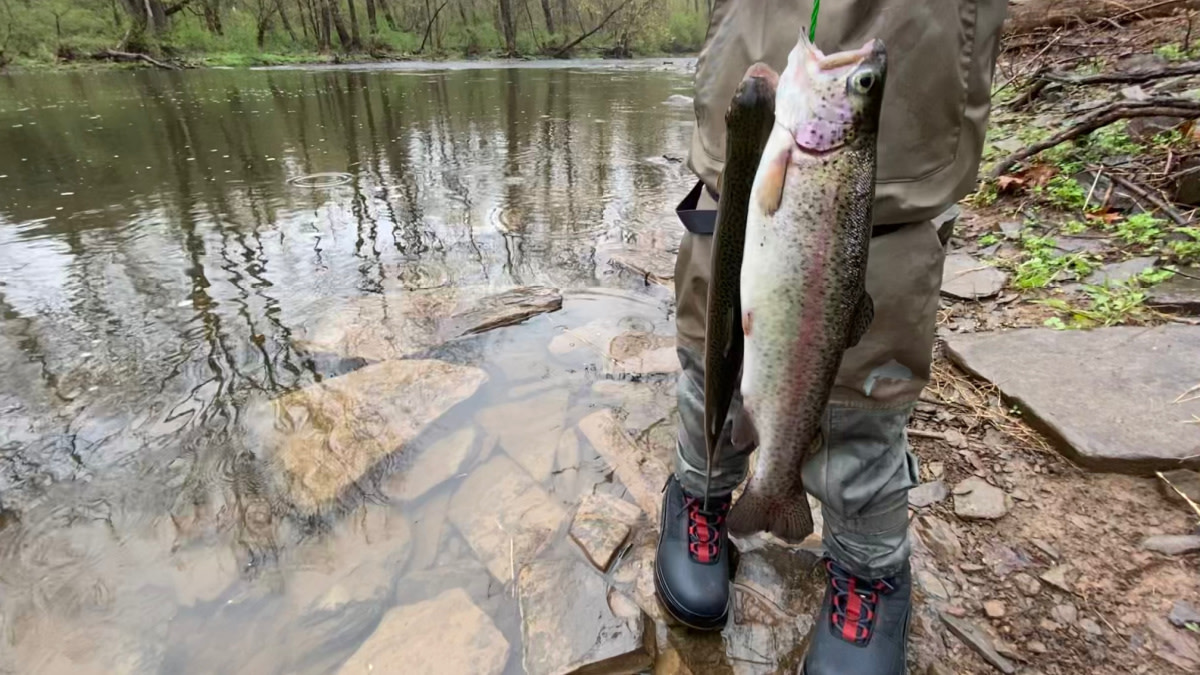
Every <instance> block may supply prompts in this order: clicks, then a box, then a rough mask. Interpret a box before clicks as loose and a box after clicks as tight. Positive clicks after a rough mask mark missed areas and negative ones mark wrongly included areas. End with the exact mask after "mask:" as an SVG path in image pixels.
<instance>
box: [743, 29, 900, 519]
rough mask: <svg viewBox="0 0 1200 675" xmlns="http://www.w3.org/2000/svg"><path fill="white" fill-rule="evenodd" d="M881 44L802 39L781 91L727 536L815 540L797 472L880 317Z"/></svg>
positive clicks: (766, 179) (751, 300)
mask: <svg viewBox="0 0 1200 675" xmlns="http://www.w3.org/2000/svg"><path fill="white" fill-rule="evenodd" d="M886 71H887V63H886V56H885V52H884V48H883V44H882V43H880V42H879V41H871V42H869V43H867V44H866V45H864V46H863V47H862V48H861V49H858V50H854V51H847V52H839V53H837V54H830V55H828V56H826V55H825V54H823V53H822V52H821V50H819V49H817V47H816V46H815V45H813V44H812V43H811V42H809V40H808V38H807V36H805V35H801V36H800V40H799V42H798V43H797V45H796V47H795V49H793V50H792V52H791V54H790V55H789V56H788V63H787V68H786V69H784V71H783V72H782V73H781V74H780V76H779V87H778V88H777V89H776V92H775V127H774V129H772V131H771V136H770V138H769V139H768V140H767V145H766V147H765V148H764V149H763V155H762V160H761V162H760V164H759V168H758V172H757V174H756V175H755V179H754V187H753V188H752V190H751V195H750V210H749V215H748V217H747V222H746V246H745V251H744V255H743V262H742V274H741V299H742V329H743V332H744V333H745V357H744V362H743V366H742V380H741V392H742V399H743V403H744V404H745V407H746V411H747V412H748V413H749V416H750V419H751V421H752V422H753V425H754V429H755V431H756V433H757V438H758V458H757V460H756V462H755V467H754V473H753V475H752V476H751V478H750V482H749V483H748V484H747V486H746V490H745V492H744V493H743V494H742V496H741V497H740V498H739V499H738V502H737V504H735V505H734V507H733V510H732V511H731V512H730V514H729V528H730V532H733V533H735V534H741V535H745V534H751V533H754V532H760V531H769V532H772V533H774V534H776V535H778V536H779V537H781V538H782V539H784V540H787V541H793V542H794V541H799V540H801V539H803V538H805V537H806V536H808V535H809V534H811V533H812V513H811V512H810V511H809V508H808V499H807V495H806V494H805V491H804V485H803V482H802V480H801V465H802V464H803V462H804V460H805V459H806V458H807V457H808V455H809V454H810V453H811V452H812V451H813V449H814V448H818V447H820V443H821V419H822V417H823V416H824V412H825V409H826V407H827V406H828V403H829V397H830V393H831V392H832V390H833V385H834V381H835V378H836V376H837V372H838V369H839V368H840V367H841V362H842V356H843V354H844V353H845V351H846V349H847V348H848V347H851V346H853V345H855V344H856V343H857V342H858V341H859V339H860V338H861V337H862V335H863V333H865V332H866V330H867V327H868V326H869V325H870V323H871V319H872V317H873V314H874V310H873V306H872V303H871V298H870V296H868V295H867V292H866V285H865V284H866V273H867V251H868V246H869V244H870V240H871V225H872V222H871V221H872V213H871V211H872V207H873V202H874V198H875V163H876V162H875V154H876V150H875V144H876V136H877V134H878V129H879V111H880V104H881V102H882V99H883V88H884V79H885V77H886Z"/></svg>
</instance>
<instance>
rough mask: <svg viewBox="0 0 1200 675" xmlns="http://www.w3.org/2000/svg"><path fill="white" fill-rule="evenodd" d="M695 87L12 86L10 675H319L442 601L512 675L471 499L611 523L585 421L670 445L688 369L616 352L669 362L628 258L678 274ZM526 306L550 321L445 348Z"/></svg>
mask: <svg viewBox="0 0 1200 675" xmlns="http://www.w3.org/2000/svg"><path fill="white" fill-rule="evenodd" d="M690 67H691V64H690V63H689V62H679V61H672V62H664V61H653V62H634V63H621V64H604V63H579V62H565V63H562V62H559V63H552V64H519V65H518V66H511V67H510V66H506V65H503V64H436V65H434V64H415V65H414V64H404V65H403V67H395V68H380V67H371V68H361V67H355V68H337V69H302V68H301V69H278V70H254V71H232V70H230V71H221V70H206V71H194V72H179V73H173V72H172V73H164V72H151V71H144V70H136V71H134V70H130V71H107V72H98V73H91V72H76V73H54V74H46V73H25V74H14V75H8V76H3V77H0V672H4V673H9V672H11V673H73V674H78V673H151V672H164V673H235V672H247V673H251V672H252V673H275V672H278V673H284V672H287V673H326V672H328V673H336V672H339V670H340V669H341V668H342V667H343V663H344V662H345V661H346V659H347V658H350V657H351V655H353V654H354V653H355V651H356V650H357V649H359V647H360V645H361V644H362V643H363V641H364V640H366V639H367V638H368V636H370V635H371V634H372V632H373V631H374V630H375V629H376V626H377V625H378V624H379V621H380V617H382V616H384V615H385V614H386V613H387V612H388V611H389V610H391V609H393V608H396V607H402V606H404V605H405V604H406V603H413V602H416V601H419V600H424V599H427V598H429V597H430V596H431V595H432V594H433V593H434V591H441V590H444V589H448V588H455V587H459V588H463V589H464V590H465V591H466V592H467V593H468V596H469V597H470V599H471V601H472V602H473V603H474V604H475V605H476V606H477V607H478V608H479V609H480V610H481V611H482V612H483V613H485V614H486V615H487V617H488V618H489V619H490V620H491V621H492V622H493V623H494V625H495V626H496V628H497V629H498V630H499V632H500V633H502V634H503V636H504V638H505V639H506V640H507V641H508V643H509V644H510V645H511V649H510V650H509V651H508V652H507V657H506V658H507V661H506V662H505V664H504V665H503V671H504V672H506V673H520V672H522V670H523V667H522V658H521V656H522V650H521V643H522V636H521V618H520V612H519V605H518V600H517V598H516V597H514V596H515V593H514V591H513V581H512V574H511V573H506V570H505V568H506V567H507V566H508V565H510V564H511V565H512V566H513V567H514V568H515V567H516V565H517V562H518V561H516V560H515V558H516V557H519V556H518V554H519V553H520V545H521V544H520V542H519V541H517V542H516V543H514V542H513V540H511V539H510V540H508V541H503V542H502V544H501V548H502V549H503V551H502V552H501V553H500V554H497V553H496V552H495V551H493V550H491V549H489V544H488V543H487V542H482V543H481V541H480V540H481V535H480V534H479V532H476V531H474V530H473V527H476V525H477V524H478V523H479V522H483V520H486V518H488V517H490V515H491V514H492V512H493V511H494V512H495V513H496V520H497V523H498V524H499V521H500V520H502V519H504V518H505V514H504V513H503V511H504V507H505V505H504V504H497V503H489V499H488V497H487V495H488V494H489V493H488V491H487V490H486V489H484V490H480V489H478V485H483V486H484V487H488V486H490V485H492V484H494V483H503V482H505V481H511V480H518V479H516V478H514V477H513V474H515V473H520V477H519V480H518V482H517V485H519V486H526V488H527V489H524V490H523V492H525V493H528V492H529V491H530V490H534V489H535V488H529V487H528V486H529V485H536V486H537V491H538V493H539V494H541V493H544V494H546V495H548V496H549V499H550V500H551V501H552V502H553V503H554V504H557V506H558V507H561V509H562V510H563V511H564V512H565V513H570V511H571V510H572V509H573V508H574V505H575V504H576V503H578V501H579V499H580V497H581V495H583V494H586V493H590V492H608V493H610V494H613V495H616V496H619V497H627V495H626V493H625V492H624V489H623V488H622V487H621V486H620V484H619V483H618V482H616V479H614V477H613V476H612V472H611V470H609V469H608V468H606V465H605V464H604V462H603V461H602V460H601V459H600V458H599V456H598V455H597V453H596V451H595V450H594V448H592V447H591V446H589V444H588V441H587V438H586V437H585V436H584V435H581V434H579V433H577V431H576V426H575V425H576V424H577V423H578V421H579V420H580V419H581V418H583V417H585V416H587V415H589V414H592V413H594V412H595V411H596V410H598V409H601V408H604V407H613V408H614V409H615V414H616V415H617V418H618V419H620V420H623V421H624V422H625V424H626V426H627V429H628V430H629V431H631V433H633V434H635V436H636V437H637V438H638V439H639V442H647V443H654V444H655V445H656V448H657V450H656V451H657V452H659V453H660V454H663V456H664V458H665V457H666V453H668V452H669V447H670V443H671V434H672V433H673V421H672V419H671V417H670V411H669V407H670V402H671V386H672V385H671V378H672V377H673V376H672V375H670V374H663V373H656V372H641V371H638V370H637V369H634V371H635V372H631V371H628V370H623V369H621V368H615V369H614V367H613V365H612V364H613V362H614V359H613V358H612V356H611V355H609V354H607V352H608V351H609V348H608V344H609V341H610V340H611V339H612V337H613V336H615V335H626V336H629V335H634V336H637V337H638V339H643V340H649V341H650V343H651V344H653V345H657V346H660V347H661V346H663V345H669V343H670V336H671V334H672V319H673V316H672V300H671V293H670V292H669V290H668V289H667V288H666V287H664V286H662V285H660V284H655V283H652V282H648V281H647V278H646V276H645V275H644V274H640V273H636V272H635V273H630V272H629V269H628V267H627V266H622V265H620V264H617V263H619V262H620V261H621V260H628V259H630V258H634V259H636V258H639V257H642V258H644V257H646V256H648V255H649V256H651V257H654V256H657V258H655V260H657V262H658V265H659V267H660V268H661V267H663V261H664V260H665V261H668V274H669V260H670V257H671V255H672V254H673V252H674V251H675V247H676V245H677V243H678V241H679V237H680V234H681V232H680V229H679V226H678V225H677V224H676V221H674V219H673V216H672V208H673V206H674V204H675V203H676V202H677V201H678V199H679V198H680V197H681V196H682V195H683V194H684V193H685V192H686V190H687V189H688V187H690V185H689V184H690V179H689V176H688V172H687V170H686V168H685V167H684V166H683V163H682V161H681V160H682V158H683V156H684V154H685V153H686V149H687V146H688V141H689V138H690V134H691V109H690V106H689V105H688V104H687V102H686V101H684V100H682V99H681V98H680V96H686V95H688V94H689V93H690V91H689V85H690ZM672 97H674V98H672ZM633 267H635V268H636V267H637V264H634V265H633ZM530 286H536V287H546V288H549V289H556V290H557V291H558V292H560V293H561V295H562V297H563V303H562V308H561V309H560V310H558V311H554V312H550V313H545V314H541V315H538V316H535V317H533V318H531V319H529V320H527V321H525V322H523V323H521V324H519V325H515V326H509V327H504V328H499V329H496V330H491V331H488V332H484V333H481V334H478V335H470V336H467V337H465V338H460V339H458V340H454V341H452V342H451V343H450V344H441V343H440V342H439V341H437V340H431V339H428V335H430V334H437V332H438V328H439V326H440V325H441V324H442V323H444V321H445V320H446V318H447V316H448V315H449V314H450V313H451V310H453V311H461V310H462V309H463V308H464V307H469V306H470V304H471V302H472V301H473V300H474V299H476V298H479V297H482V296H485V295H489V294H494V293H500V292H505V291H508V290H510V289H513V288H524V287H530ZM412 331H415V332H416V333H420V334H421V335H422V336H424V337H422V338H419V339H416V342H415V343H414V344H415V345H416V346H415V347H414V349H413V350H411V351H412V353H416V354H417V356H415V357H414V356H412V354H410V353H408V352H406V351H405V350H404V349H402V348H401V347H398V346H397V345H396V343H395V340H396V339H401V341H403V340H402V338H404V337H405V336H406V335H409V333H410V332H412ZM381 334H383V337H382V338H381V337H380V335H381ZM364 335H365V336H366V337H363V336H364ZM329 336H333V337H332V338H330V337H329ZM398 336H399V337H398ZM380 340H382V341H383V346H382V347H381V346H380V345H381V343H380ZM406 344H407V343H406ZM314 345H315V346H314ZM417 347H419V349H418V348H417ZM399 357H409V361H410V362H413V363H416V364H417V365H415V366H413V367H412V368H409V369H408V370H403V369H397V368H395V367H393V365H389V364H391V363H392V360H394V359H395V358H399ZM381 364H382V365H381ZM436 364H443V365H445V364H449V365H446V367H447V368H452V369H453V370H450V371H447V372H448V373H449V374H442V371H438V373H439V374H434V375H431V374H430V373H431V372H432V371H430V370H429V369H430V368H433V367H434V365H436ZM405 367H408V366H407V365H406V366H405ZM650 370H654V369H650ZM660 370H665V369H660ZM367 373H371V375H367ZM405 378H408V379H405ZM414 383H415V384H414ZM405 386H407V387H408V388H407V389H406V388H404V387H405ZM625 387H633V388H636V391H635V390H634V389H626V388H625ZM335 390H336V392H337V395H336V396H335V395H334V394H331V393H329V392H331V391H335ZM313 392H323V393H320V394H314V393H313ZM320 396H325V398H323V399H321V401H324V402H323V403H316V404H314V403H311V402H312V401H313V400H316V398H319V397H320ZM634 399H636V400H638V401H639V403H638V405H637V406H631V405H629V404H628V402H629V401H630V400H634ZM321 406H325V407H324V408H321ZM330 406H332V407H333V409H334V413H333V414H326V413H328V412H329V409H330ZM298 408H299V409H303V411H304V412H305V414H300V415H299V416H297V415H296V414H295V412H296V410H297V409H298ZM317 409H321V410H323V411H324V412H323V413H322V414H315V413H314V412H313V411H314V410H317ZM330 427H337V429H336V430H335V431H330ZM343 432H344V433H343ZM322 434H323V435H322ZM337 434H342V435H341V436H338V439H340V440H339V441H338V442H340V443H343V444H344V445H348V446H350V447H349V450H347V451H348V452H350V453H351V454H352V455H354V453H358V454H357V455H354V456H355V457H356V458H357V459H356V460H355V461H357V462H358V463H357V464H355V466H352V467H349V468H345V473H346V474H347V475H346V476H340V477H339V476H334V477H333V478H328V476H327V474H329V471H328V470H327V467H316V468H313V467H312V466H311V464H312V463H316V464H320V463H321V462H322V461H326V460H325V459H323V458H322V457H315V458H314V455H313V453H314V452H315V453H319V452H325V451H328V449H329V448H330V447H331V446H332V444H333V443H334V442H333V441H332V440H330V439H331V438H332V437H333V436H336V435H337ZM314 436H318V437H320V439H321V441H320V443H318V444H317V447H318V450H311V445H305V443H308V442H309V441H311V440H312V437H314ZM346 439H349V440H346ZM321 443H323V444H324V445H322V444H321ZM372 444H374V445H372ZM376 446H378V447H376ZM364 447H365V448H376V450H373V451H366V450H360V448H364ZM322 448H323V450H322ZM430 448H433V449H434V450H430V451H429V452H426V450H429V449H430ZM337 459H338V461H341V460H342V456H341V455H338V457H337ZM306 462H307V463H308V464H306ZM482 471H486V472H488V473H487V475H486V476H485V477H482V478H481V477H479V476H480V472H482ZM306 472H307V473H306ZM418 474H420V475H418ZM425 474H427V475H425ZM314 476H316V477H315V478H314ZM473 476H474V477H475V478H474V480H475V483H471V482H470V481H472V480H473ZM327 478H328V480H326V479H327ZM339 480H341V481H342V482H338V481H339ZM330 481H332V482H330ZM469 485H475V487H471V488H470V489H466V488H464V486H469ZM493 501H495V500H494V499H493ZM545 511H546V509H539V512H542V513H544V512H545ZM480 514H482V515H480ZM481 519H482V520H481ZM473 523H474V524H475V525H473ZM566 528H567V523H566V521H563V522H562V523H558V522H557V521H555V522H554V523H551V527H550V529H551V530H553V532H554V534H553V541H550V542H549V543H548V544H546V547H545V550H555V549H556V548H559V549H561V548H563V547H567V546H570V545H571V543H570V541H569V540H568V539H567V538H566V536H565V530H566ZM476 529H477V528H476ZM482 539H487V537H482ZM493 548H494V546H493ZM497 555H500V556H501V558H502V559H498V558H497ZM510 556H511V557H513V558H514V560H511V561H510V560H508V559H509V558H510ZM512 571H515V569H514V570H512ZM413 639H420V636H419V635H417V636H414V638H413Z"/></svg>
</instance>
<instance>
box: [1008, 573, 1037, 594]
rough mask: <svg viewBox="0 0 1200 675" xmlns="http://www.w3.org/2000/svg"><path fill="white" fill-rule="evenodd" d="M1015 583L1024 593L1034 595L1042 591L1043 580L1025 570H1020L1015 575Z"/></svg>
mask: <svg viewBox="0 0 1200 675" xmlns="http://www.w3.org/2000/svg"><path fill="white" fill-rule="evenodd" d="M1013 584H1014V585H1015V586H1016V587H1017V590H1018V591H1021V594H1022V595H1025V596H1028V597H1031V598H1032V597H1033V596H1035V595H1037V594H1038V593H1041V592H1042V582H1040V581H1038V580H1037V579H1034V578H1033V577H1031V576H1029V575H1028V574H1026V573H1024V572H1018V573H1016V574H1014V575H1013Z"/></svg>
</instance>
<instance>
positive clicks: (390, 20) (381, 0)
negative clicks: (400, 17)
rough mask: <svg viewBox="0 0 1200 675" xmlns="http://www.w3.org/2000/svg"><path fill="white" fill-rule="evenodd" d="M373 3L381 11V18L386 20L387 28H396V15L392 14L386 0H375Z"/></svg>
mask: <svg viewBox="0 0 1200 675" xmlns="http://www.w3.org/2000/svg"><path fill="white" fill-rule="evenodd" d="M375 3H376V4H377V5H379V9H381V10H382V11H383V20H384V21H387V25H388V28H391V29H392V30H396V17H395V16H393V15H392V8H391V6H390V5H388V2H387V0H375Z"/></svg>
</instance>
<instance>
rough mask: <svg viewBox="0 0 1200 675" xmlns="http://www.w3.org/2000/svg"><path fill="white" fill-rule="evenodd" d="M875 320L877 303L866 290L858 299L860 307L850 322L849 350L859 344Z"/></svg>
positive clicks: (856, 309)
mask: <svg viewBox="0 0 1200 675" xmlns="http://www.w3.org/2000/svg"><path fill="white" fill-rule="evenodd" d="M874 319H875V301H874V300H872V299H871V295H870V294H869V293H867V292H866V291H865V290H864V291H863V292H862V295H861V296H859V298H858V307H857V308H855V310H854V318H853V319H852V320H851V321H850V342H849V344H847V345H846V347H847V348H850V347H853V346H854V345H856V344H858V341H859V340H861V339H862V337H863V336H864V335H866V334H867V330H868V329H869V328H870V327H871V321H873V320H874Z"/></svg>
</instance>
